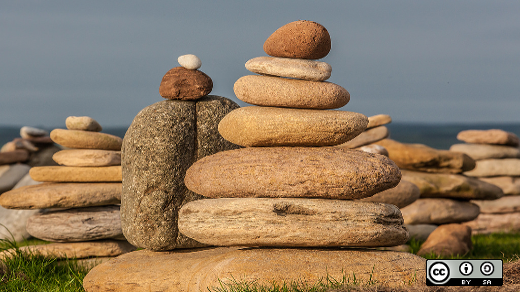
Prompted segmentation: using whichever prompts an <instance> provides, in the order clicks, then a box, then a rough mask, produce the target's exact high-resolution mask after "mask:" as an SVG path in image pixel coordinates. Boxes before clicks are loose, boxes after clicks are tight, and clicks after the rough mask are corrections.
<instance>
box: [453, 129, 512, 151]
mask: <svg viewBox="0 0 520 292" xmlns="http://www.w3.org/2000/svg"><path fill="white" fill-rule="evenodd" d="M457 139H459V140H460V141H464V142H466V143H475V144H496V145H509V146H515V147H516V146H518V144H519V142H520V140H519V139H518V136H517V135H515V134H513V133H511V132H506V131H504V130H499V129H491V130H466V131H461V132H460V133H459V134H458V135H457Z"/></svg>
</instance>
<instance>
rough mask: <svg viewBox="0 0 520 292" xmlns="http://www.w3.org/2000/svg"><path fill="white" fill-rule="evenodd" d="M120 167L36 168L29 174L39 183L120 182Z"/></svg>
mask: <svg viewBox="0 0 520 292" xmlns="http://www.w3.org/2000/svg"><path fill="white" fill-rule="evenodd" d="M121 172H122V171H121V166H102V167H94V166H93V167H82V166H37V167H33V168H31V170H30V171H29V174H30V175H31V177H32V179H34V180H35V181H41V182H121V180H122V173H121Z"/></svg>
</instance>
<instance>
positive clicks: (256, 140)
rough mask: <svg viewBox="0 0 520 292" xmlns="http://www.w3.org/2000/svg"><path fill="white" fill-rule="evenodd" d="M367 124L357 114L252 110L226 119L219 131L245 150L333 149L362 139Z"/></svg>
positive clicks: (247, 108) (236, 111)
mask: <svg viewBox="0 0 520 292" xmlns="http://www.w3.org/2000/svg"><path fill="white" fill-rule="evenodd" d="M367 123H368V119H367V117H366V116H364V115H362V114H359V113H354V112H347V111H322V110H307V109H285V108H276V107H260V106H249V107H243V108H239V109H236V110H234V111H232V112H230V113H229V114H228V115H226V116H225V117H224V118H223V119H222V121H220V124H219V125H218V131H219V132H220V134H221V135H222V137H224V139H226V140H228V141H230V142H232V143H235V144H237V145H241V146H271V147H272V146H333V145H339V144H341V143H344V142H346V141H348V140H350V139H352V138H354V137H356V136H357V135H359V134H360V133H361V132H363V130H364V129H365V128H366V125H367Z"/></svg>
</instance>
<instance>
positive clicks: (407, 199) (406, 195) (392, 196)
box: [361, 180, 421, 209]
mask: <svg viewBox="0 0 520 292" xmlns="http://www.w3.org/2000/svg"><path fill="white" fill-rule="evenodd" d="M420 196H421V192H420V191H419V188H418V187H417V186H416V185H414V184H413V183H411V182H407V181H404V180H401V181H400V182H399V184H398V185H397V186H396V187H395V188H391V189H388V190H386V191H382V192H380V193H377V194H375V195H373V196H371V197H368V198H364V199H361V201H362V202H379V203H386V204H393V205H396V206H397V207H398V208H399V209H401V208H404V207H406V206H408V205H410V204H411V203H413V202H415V201H416V200H417V199H419V197H420Z"/></svg>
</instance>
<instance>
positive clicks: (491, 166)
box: [464, 158, 520, 177]
mask: <svg viewBox="0 0 520 292" xmlns="http://www.w3.org/2000/svg"><path fill="white" fill-rule="evenodd" d="M464 174H465V175H467V176H475V177H486V176H520V159H518V158H505V159H485V160H479V161H477V163H476V166H475V168H474V169H473V170H470V171H466V172H464Z"/></svg>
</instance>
